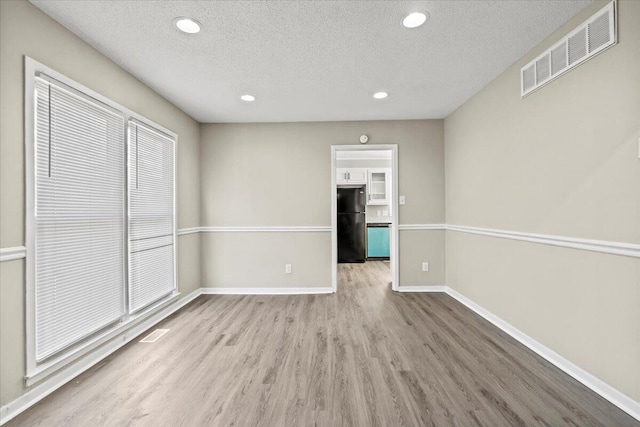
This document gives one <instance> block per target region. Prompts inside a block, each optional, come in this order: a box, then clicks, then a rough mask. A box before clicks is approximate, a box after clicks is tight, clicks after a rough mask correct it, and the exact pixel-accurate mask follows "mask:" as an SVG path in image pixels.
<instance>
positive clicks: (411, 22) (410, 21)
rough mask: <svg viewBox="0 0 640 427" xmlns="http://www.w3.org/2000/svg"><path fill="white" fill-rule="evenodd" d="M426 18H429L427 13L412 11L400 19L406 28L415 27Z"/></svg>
mask: <svg viewBox="0 0 640 427" xmlns="http://www.w3.org/2000/svg"><path fill="white" fill-rule="evenodd" d="M427 19H429V14H428V13H422V12H413V13H410V14H408V15H407V16H405V18H404V19H403V20H402V25H404V26H405V27H407V28H416V27H419V26H420V25H422V24H424V23H425V22H427Z"/></svg>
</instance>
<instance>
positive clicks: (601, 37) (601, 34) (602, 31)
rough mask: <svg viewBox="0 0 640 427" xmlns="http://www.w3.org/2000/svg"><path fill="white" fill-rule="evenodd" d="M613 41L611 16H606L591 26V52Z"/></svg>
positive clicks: (595, 20) (594, 21)
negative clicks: (610, 23) (610, 24)
mask: <svg viewBox="0 0 640 427" xmlns="http://www.w3.org/2000/svg"><path fill="white" fill-rule="evenodd" d="M609 41H611V28H609V16H607V14H604V15H602V16H600V17H599V18H596V19H594V20H593V22H591V23H590V24H589V51H591V52H593V51H594V50H596V49H597V48H599V47H600V46H603V45H605V44H606V43H609Z"/></svg>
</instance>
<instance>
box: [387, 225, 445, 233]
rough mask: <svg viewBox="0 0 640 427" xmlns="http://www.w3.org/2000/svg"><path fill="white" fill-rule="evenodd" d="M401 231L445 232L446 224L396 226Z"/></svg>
mask: <svg viewBox="0 0 640 427" xmlns="http://www.w3.org/2000/svg"><path fill="white" fill-rule="evenodd" d="M398 229H399V230H400V231H402V230H446V229H447V224H400V225H399V226H398Z"/></svg>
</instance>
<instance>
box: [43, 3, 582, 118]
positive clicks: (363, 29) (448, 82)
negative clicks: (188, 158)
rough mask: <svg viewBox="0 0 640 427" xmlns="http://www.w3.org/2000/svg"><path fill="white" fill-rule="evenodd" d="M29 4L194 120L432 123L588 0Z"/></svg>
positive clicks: (536, 42)
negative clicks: (423, 14) (192, 25)
mask: <svg viewBox="0 0 640 427" xmlns="http://www.w3.org/2000/svg"><path fill="white" fill-rule="evenodd" d="M31 2H32V3H33V4H34V5H36V6H37V7H38V8H40V9H41V10H43V11H44V12H45V13H47V14H48V15H50V16H51V17H53V18H54V19H55V20H57V21H58V22H60V23H61V24H62V25H64V26H65V27H67V28H68V29H70V30H71V31H73V32H74V33H76V34H77V35H78V36H80V37H81V38H82V39H84V40H85V41H87V42H88V43H90V44H91V45H92V46H94V47H95V48H97V49H98V50H99V51H101V52H102V53H104V54H105V55H106V56H108V57H109V58H111V59H112V60H113V61H115V62H116V63H117V64H119V65H120V66H122V67H123V68H124V69H125V70H127V71H128V72H130V73H131V74H133V75H134V76H136V77H138V78H139V79H140V80H142V81H144V82H145V83H147V84H148V85H149V86H150V87H152V88H153V89H154V90H156V91H157V92H158V93H160V94H161V95H163V96H164V97H166V98H167V99H169V100H170V101H172V102H173V103H175V104H176V105H177V106H178V107H180V108H181V109H182V110H184V111H185V112H187V113H188V114H189V115H191V116H192V117H194V118H195V119H196V120H198V121H200V122H271V121H324V120H374V119H422V118H442V117H445V116H446V115H448V114H449V113H451V112H452V111H453V110H455V109H456V108H457V107H458V106H459V105H461V104H462V103H463V102H464V101H466V100H467V99H468V98H469V97H471V96H472V95H473V94H474V93H476V92H477V91H479V90H480V89H482V88H483V87H484V86H486V85H487V84H488V83H489V82H490V81H491V80H493V79H494V78H495V77H497V76H498V75H499V74H500V73H501V72H503V71H504V70H505V69H506V68H507V67H508V66H509V65H511V64H512V63H514V62H515V61H516V60H517V59H519V58H520V57H521V56H522V55H524V54H525V53H527V52H528V51H529V50H530V49H531V48H533V47H534V46H536V45H537V44H538V43H539V42H540V41H542V40H543V39H544V38H545V37H546V36H547V35H549V34H550V33H551V32H552V31H554V30H555V29H557V28H558V27H559V26H560V25H562V24H563V23H565V22H566V21H567V20H569V19H570V18H571V17H572V16H574V15H575V14H576V13H578V12H579V11H580V10H582V9H583V8H584V7H585V6H586V5H587V4H588V3H589V1H588V0H577V1H548V0H546V1H538V0H529V1H516V0H508V1H506V0H505V1H397V2H395V1H102V0H97V1H73V0H72V1H69V0H64V1H62V0H46V1H45V0H31ZM413 11H428V12H429V14H430V15H431V18H430V20H429V21H428V22H427V23H426V24H425V25H423V26H422V27H420V28H417V29H406V28H404V27H403V26H402V18H403V17H404V16H405V15H406V14H408V13H410V12H413ZM178 16H188V17H192V18H194V19H196V20H198V21H200V22H201V23H202V27H203V28H202V32H200V33H199V34H196V35H187V34H183V33H181V32H179V31H178V30H177V29H176V28H175V27H174V26H173V20H174V18H176V17H178ZM380 90H384V91H387V92H389V97H388V98H387V99H384V100H375V99H373V98H372V96H371V95H372V94H373V93H374V92H376V91H380ZM244 93H250V94H253V95H255V96H256V98H257V100H256V101H255V102H253V103H246V102H243V101H241V100H240V99H239V96H240V95H241V94H244Z"/></svg>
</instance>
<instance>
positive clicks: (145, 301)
mask: <svg viewBox="0 0 640 427" xmlns="http://www.w3.org/2000/svg"><path fill="white" fill-rule="evenodd" d="M174 146H175V140H174V139H173V138H171V137H169V136H167V135H164V134H162V133H160V132H158V131H156V130H154V129H151V128H149V127H147V126H145V125H143V124H141V123H137V122H134V121H130V122H129V310H130V312H135V311H138V310H140V309H141V308H144V307H146V306H147V305H149V304H151V303H153V302H155V301H157V300H158V299H160V298H162V297H163V296H166V295H167V294H170V293H171V292H173V290H174V264H173V259H174V233H173V230H174V217H173V161H174Z"/></svg>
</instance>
